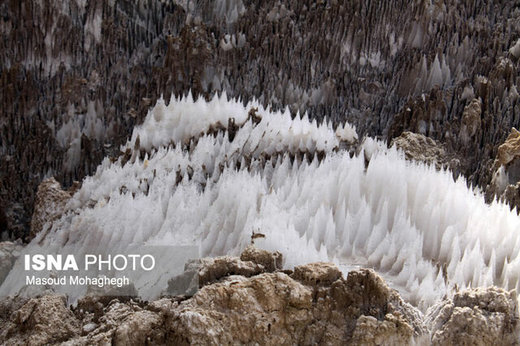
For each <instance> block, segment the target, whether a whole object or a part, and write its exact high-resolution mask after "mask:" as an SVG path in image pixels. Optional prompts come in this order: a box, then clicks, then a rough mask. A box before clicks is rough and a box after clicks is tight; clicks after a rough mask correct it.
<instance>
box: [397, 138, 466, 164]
mask: <svg viewBox="0 0 520 346" xmlns="http://www.w3.org/2000/svg"><path fill="white" fill-rule="evenodd" d="M392 145H395V146H396V147H397V148H399V149H401V150H402V151H403V152H404V154H405V156H406V158H407V159H408V160H413V161H418V162H424V163H427V164H429V165H435V167H436V168H437V169H441V168H443V167H444V168H450V169H451V171H452V172H453V173H455V174H457V173H458V171H459V169H460V160H459V159H458V158H456V157H454V155H452V154H450V153H448V151H447V149H446V148H445V146H444V145H443V144H442V143H439V142H437V141H435V140H434V139H432V138H429V137H426V136H425V135H422V134H419V133H413V132H409V131H405V132H403V133H402V134H401V135H400V136H399V137H396V138H394V139H393V140H392V142H391V146H392Z"/></svg>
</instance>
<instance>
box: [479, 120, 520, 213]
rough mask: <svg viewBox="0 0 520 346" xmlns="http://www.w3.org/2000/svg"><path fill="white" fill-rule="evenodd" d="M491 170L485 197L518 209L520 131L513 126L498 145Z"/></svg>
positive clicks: (519, 200)
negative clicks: (503, 140)
mask: <svg viewBox="0 0 520 346" xmlns="http://www.w3.org/2000/svg"><path fill="white" fill-rule="evenodd" d="M492 171H493V178H492V180H491V183H490V184H489V185H488V186H487V189H486V197H487V199H488V200H492V199H493V198H495V197H496V198H497V199H500V200H502V201H504V202H507V203H509V204H510V205H511V208H514V207H516V208H517V210H518V211H520V132H519V131H518V130H517V129H515V128H514V127H513V128H512V129H511V133H510V134H509V136H508V137H507V139H506V140H505V142H504V143H503V144H501V145H500V146H499V147H498V153H497V157H496V159H495V161H494V163H493V170H492Z"/></svg>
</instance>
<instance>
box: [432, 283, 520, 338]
mask: <svg viewBox="0 0 520 346" xmlns="http://www.w3.org/2000/svg"><path fill="white" fill-rule="evenodd" d="M433 311H434V312H433V315H434V316H435V317H434V319H433V321H432V324H431V325H432V338H431V340H432V344H433V345H518V343H519V340H520V330H519V327H520V325H519V322H518V302H517V297H516V292H515V291H511V292H507V291H504V290H503V289H500V288H493V287H491V288H488V289H483V288H477V289H472V290H468V291H464V292H460V293H456V294H455V296H454V297H453V299H448V300H445V301H444V302H442V303H441V304H439V305H438V306H437V307H436V308H435V309H433Z"/></svg>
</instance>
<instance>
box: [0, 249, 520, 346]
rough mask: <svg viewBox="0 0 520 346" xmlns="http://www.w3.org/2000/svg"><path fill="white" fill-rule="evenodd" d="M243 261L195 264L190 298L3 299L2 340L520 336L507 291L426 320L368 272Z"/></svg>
mask: <svg viewBox="0 0 520 346" xmlns="http://www.w3.org/2000/svg"><path fill="white" fill-rule="evenodd" d="M241 257H245V258H249V259H250V260H244V261H243V260H241V259H239V258H237V257H231V256H225V257H218V258H214V259H211V260H210V259H203V260H202V261H201V262H199V267H198V268H199V273H208V272H212V271H213V270H215V273H211V274H207V275H209V276H210V277H211V278H212V279H211V280H207V281H205V282H203V283H201V288H200V289H199V290H198V291H197V292H196V293H194V294H193V296H191V297H189V296H181V297H171V296H167V297H163V298H161V299H159V300H156V301H152V302H143V301H140V300H138V299H137V300H136V299H135V298H133V299H132V298H131V297H115V296H86V297H84V298H81V299H80V300H79V301H78V302H77V306H76V307H74V308H68V307H67V306H66V305H65V302H66V299H65V297H63V296H56V295H48V296H42V297H39V298H33V299H29V300H27V299H22V298H7V299H3V300H1V301H0V308H1V309H0V323H1V325H2V331H1V332H0V343H2V344H14V345H17V344H20V345H21V344H28V345H40V344H55V343H63V344H65V345H92V344H115V345H143V344H154V345H165V344H175V345H188V344H204V345H218V344H235V343H240V344H261V345H294V344H302V345H310V344H328V345H344V344H356V345H358V344H362V345H406V344H412V343H419V344H425V345H427V344H435V345H441V344H442V345H459V344H476V345H488V344H496V345H506V344H507V345H511V344H515V342H516V341H517V340H518V338H519V337H520V334H519V328H518V327H519V325H518V306H517V301H516V293H514V292H513V291H511V292H506V291H504V290H502V289H497V288H488V289H473V290H468V291H464V292H460V293H457V294H455V296H454V297H453V299H446V300H445V301H442V302H440V303H438V304H437V305H435V306H434V307H433V308H431V309H430V310H429V312H428V315H427V316H426V318H424V317H423V315H422V313H421V312H420V311H419V310H417V309H415V308H414V307H412V306H411V305H409V304H407V303H406V302H404V301H403V300H402V299H401V297H400V296H399V294H398V293H397V291H395V290H393V289H391V288H389V287H388V286H387V284H386V283H385V282H384V280H383V279H382V278H381V277H380V276H378V275H377V274H376V273H375V272H374V271H373V270H369V269H359V270H352V271H350V272H349V273H348V275H347V277H346V278H345V277H344V276H343V274H342V273H341V271H340V270H339V269H338V268H337V267H336V266H335V265H333V264H330V263H311V264H307V265H302V266H297V267H295V268H294V270H286V271H281V270H279V268H277V267H275V268H274V269H273V268H271V267H269V266H268V265H264V264H265V263H276V259H281V257H280V256H279V254H277V253H270V252H267V251H264V250H260V249H257V248H254V247H248V248H247V249H246V250H245V251H244V252H243V253H242V256H241ZM266 259H269V261H267V262H266ZM271 260H275V261H274V262H271ZM255 261H256V262H255ZM260 262H262V263H264V264H262V263H260ZM201 264H202V265H201ZM255 266H257V267H255ZM223 268H224V269H226V268H227V269H228V273H227V274H222V273H223V270H224V269H223ZM247 268H249V269H247ZM251 268H256V269H255V270H253V271H251V270H250V269H251ZM235 269H237V270H235ZM257 269H259V271H257ZM242 274H243V275H242ZM205 275H206V274H205ZM209 276H208V277H209Z"/></svg>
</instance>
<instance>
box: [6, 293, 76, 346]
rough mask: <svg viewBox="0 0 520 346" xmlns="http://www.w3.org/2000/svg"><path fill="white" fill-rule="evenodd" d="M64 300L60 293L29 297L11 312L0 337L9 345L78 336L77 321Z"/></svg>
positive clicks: (46, 342)
mask: <svg viewBox="0 0 520 346" xmlns="http://www.w3.org/2000/svg"><path fill="white" fill-rule="evenodd" d="M65 303H66V298H65V297H64V296H44V297H41V298H35V299H31V300H29V301H28V302H27V303H25V304H24V305H23V306H22V307H21V308H20V309H18V310H16V311H14V312H13V313H12V314H11V318H10V321H9V322H7V323H6V324H4V328H2V332H1V335H0V339H1V340H2V342H3V343H4V342H6V341H7V340H8V343H9V344H10V345H44V344H50V343H58V342H60V341H65V340H68V339H71V338H73V337H75V336H78V335H79V331H80V328H79V321H78V320H77V319H76V318H75V317H74V314H73V313H72V311H71V310H70V309H69V308H67V306H66V305H65Z"/></svg>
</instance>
